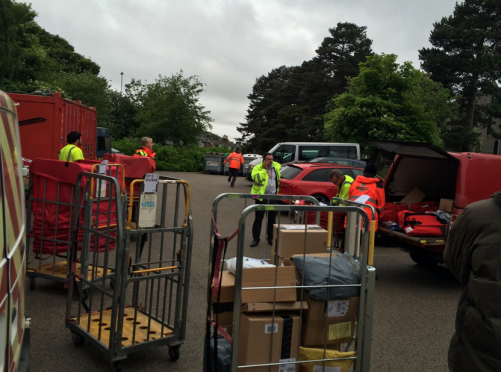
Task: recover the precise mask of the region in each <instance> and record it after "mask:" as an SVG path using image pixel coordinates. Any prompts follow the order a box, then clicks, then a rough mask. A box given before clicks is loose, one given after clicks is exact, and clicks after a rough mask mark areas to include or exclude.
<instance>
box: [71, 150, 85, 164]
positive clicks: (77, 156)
mask: <svg viewBox="0 0 501 372" xmlns="http://www.w3.org/2000/svg"><path fill="white" fill-rule="evenodd" d="M83 159H85V158H84V155H83V152H82V150H81V149H80V148H79V147H75V148H74V149H73V151H72V152H71V161H77V160H83Z"/></svg>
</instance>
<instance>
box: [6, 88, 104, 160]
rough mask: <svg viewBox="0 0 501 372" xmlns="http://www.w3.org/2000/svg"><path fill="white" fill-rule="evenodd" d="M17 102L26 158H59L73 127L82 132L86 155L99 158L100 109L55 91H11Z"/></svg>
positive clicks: (87, 157) (73, 129) (11, 96)
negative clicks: (40, 93) (98, 111)
mask: <svg viewBox="0 0 501 372" xmlns="http://www.w3.org/2000/svg"><path fill="white" fill-rule="evenodd" d="M9 96H10V98H11V99H12V100H13V101H14V102H16V104H17V113H18V117H19V132H20V136H21V147H22V149H23V154H22V155H23V158H27V159H37V158H45V159H57V158H58V153H59V150H61V149H62V148H63V147H64V146H65V145H66V136H67V135H68V133H70V132H72V131H77V132H80V133H81V134H82V140H83V144H82V151H83V153H84V157H85V158H86V159H96V158H97V154H96V135H97V134H96V133H97V132H96V131H97V113H96V109H95V108H94V107H86V106H84V105H82V104H81V102H80V101H71V100H69V99H65V98H62V97H61V93H59V92H55V93H54V94H53V95H49V96H46V95H35V94H21V93H9Z"/></svg>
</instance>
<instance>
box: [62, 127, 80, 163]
mask: <svg viewBox="0 0 501 372" xmlns="http://www.w3.org/2000/svg"><path fill="white" fill-rule="evenodd" d="M66 142H67V143H68V144H67V145H66V146H64V147H63V148H62V149H61V151H59V160H61V161H77V160H81V159H84V156H83V152H82V150H81V149H80V147H78V146H82V135H81V134H80V133H79V132H70V134H68V135H67V136H66Z"/></svg>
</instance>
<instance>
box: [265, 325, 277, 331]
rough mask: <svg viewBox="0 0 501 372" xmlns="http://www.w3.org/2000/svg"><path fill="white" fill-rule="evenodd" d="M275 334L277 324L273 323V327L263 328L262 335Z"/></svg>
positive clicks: (266, 326)
mask: <svg viewBox="0 0 501 372" xmlns="http://www.w3.org/2000/svg"><path fill="white" fill-rule="evenodd" d="M271 332H273V333H277V332H278V323H274V324H273V326H272V324H271V323H270V324H266V325H265V326H264V333H271Z"/></svg>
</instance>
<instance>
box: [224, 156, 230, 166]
mask: <svg viewBox="0 0 501 372" xmlns="http://www.w3.org/2000/svg"><path fill="white" fill-rule="evenodd" d="M230 156H231V154H230V155H228V157H227V158H226V160H225V161H224V164H226V163H227V162H228V161H229V160H230Z"/></svg>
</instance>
